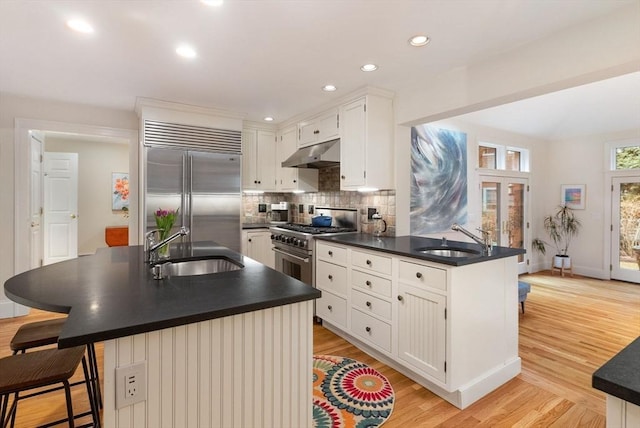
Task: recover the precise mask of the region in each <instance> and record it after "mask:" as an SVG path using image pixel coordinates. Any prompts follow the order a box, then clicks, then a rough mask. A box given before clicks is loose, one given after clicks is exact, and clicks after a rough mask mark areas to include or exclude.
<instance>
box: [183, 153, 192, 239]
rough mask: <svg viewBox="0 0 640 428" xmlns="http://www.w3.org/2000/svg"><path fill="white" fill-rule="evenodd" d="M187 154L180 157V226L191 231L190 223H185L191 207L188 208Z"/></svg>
mask: <svg viewBox="0 0 640 428" xmlns="http://www.w3.org/2000/svg"><path fill="white" fill-rule="evenodd" d="M189 156H190V155H189V152H185V153H184V154H183V155H182V225H183V226H186V227H188V228H189V229H191V223H188V222H187V216H188V215H189V211H190V210H191V207H190V206H189V205H190V204H189V196H188V194H189V188H188V186H189V184H188V183H189V181H188V178H189V176H188V173H189V172H188V171H189V169H188V157H189Z"/></svg>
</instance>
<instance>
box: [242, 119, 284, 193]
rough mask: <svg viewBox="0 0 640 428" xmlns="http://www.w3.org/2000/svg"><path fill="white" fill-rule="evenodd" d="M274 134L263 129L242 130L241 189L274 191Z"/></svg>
mask: <svg viewBox="0 0 640 428" xmlns="http://www.w3.org/2000/svg"><path fill="white" fill-rule="evenodd" d="M276 184H277V183H276V133H275V132H274V131H270V130H265V129H254V128H244V129H243V130H242V188H243V189H244V190H263V191H268V192H275V191H276Z"/></svg>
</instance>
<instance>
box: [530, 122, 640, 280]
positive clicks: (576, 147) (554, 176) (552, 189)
mask: <svg viewBox="0 0 640 428" xmlns="http://www.w3.org/2000/svg"><path fill="white" fill-rule="evenodd" d="M633 139H635V141H637V142H638V143H640V125H639V126H638V128H637V129H632V130H626V131H620V132H617V133H614V134H608V135H589V136H583V137H579V138H573V139H567V140H558V141H551V142H550V144H549V149H548V150H547V153H546V157H545V158H544V163H543V168H542V169H541V171H539V172H540V174H537V175H539V176H540V185H541V189H539V192H538V196H537V198H536V205H537V206H536V212H537V216H536V217H537V219H536V220H537V221H536V224H535V226H536V229H537V233H538V234H539V237H540V238H542V239H546V235H544V232H543V231H542V230H541V221H542V220H541V216H543V215H548V214H551V213H552V212H553V211H554V210H555V209H556V208H557V207H558V205H559V204H560V202H561V187H560V186H561V185H562V184H585V185H586V206H585V209H584V210H577V211H575V213H576V216H577V217H578V219H579V220H580V221H581V223H582V229H581V231H580V234H579V235H578V236H577V237H575V238H574V240H573V241H572V243H571V247H570V251H569V253H570V255H571V258H572V261H573V263H574V266H573V270H574V271H575V272H578V273H580V274H582V275H587V276H591V277H594V278H609V263H610V260H609V257H608V255H609V250H608V246H609V245H610V234H609V233H607V231H608V227H609V224H606V220H607V219H610V217H609V216H610V214H611V206H610V204H609V203H608V202H607V201H608V199H607V198H606V194H607V192H610V191H611V190H610V189H611V188H610V184H611V183H610V180H609V179H608V174H607V173H608V171H609V169H608V153H607V151H606V147H607V145H608V143H611V142H615V141H626V140H633ZM549 258H550V256H549V254H548V253H547V257H546V259H547V260H541V258H540V257H538V259H537V260H536V262H537V263H536V264H535V265H534V270H538V269H549V266H550V263H551V262H550V260H549Z"/></svg>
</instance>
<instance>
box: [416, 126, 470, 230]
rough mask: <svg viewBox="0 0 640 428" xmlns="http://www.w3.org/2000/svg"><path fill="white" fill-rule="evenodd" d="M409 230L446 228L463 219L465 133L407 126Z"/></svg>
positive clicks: (464, 212) (465, 207)
mask: <svg viewBox="0 0 640 428" xmlns="http://www.w3.org/2000/svg"><path fill="white" fill-rule="evenodd" d="M410 217H411V226H410V227H411V234H412V235H426V234H430V233H437V232H442V231H445V230H450V229H451V225H452V224H453V223H460V224H465V223H466V222H467V134H465V133H463V132H459V131H452V130H449V129H444V128H438V127H435V126H430V125H426V124H425V125H419V126H414V127H412V128H411V213H410Z"/></svg>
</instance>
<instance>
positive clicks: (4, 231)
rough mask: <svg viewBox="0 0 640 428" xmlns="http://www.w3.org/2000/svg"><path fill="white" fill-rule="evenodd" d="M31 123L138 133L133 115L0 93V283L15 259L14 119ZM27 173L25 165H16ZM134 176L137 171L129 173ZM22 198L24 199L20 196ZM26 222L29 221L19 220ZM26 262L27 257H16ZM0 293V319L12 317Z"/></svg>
mask: <svg viewBox="0 0 640 428" xmlns="http://www.w3.org/2000/svg"><path fill="white" fill-rule="evenodd" d="M21 118H22V119H34V120H41V121H51V122H53V123H58V124H60V123H62V124H82V125H90V126H96V127H109V128H118V129H124V130H137V128H138V122H137V117H136V114H135V113H134V112H133V106H132V109H131V111H122V110H113V109H108V108H100V107H93V106H87V105H80V104H69V103H64V102H57V101H51V100H39V99H33V98H27V97H22V96H18V95H14V94H8V93H4V92H3V93H0V218H2V219H3V221H2V223H0V236H2V237H3V239H1V240H0V253H1V254H3V257H0V283H2V284H4V282H5V281H6V280H7V279H8V278H10V277H11V276H13V275H14V272H15V266H16V263H15V262H16V255H15V254H14V248H15V241H14V240H15V236H16V233H18V231H16V230H15V229H16V228H15V224H16V222H15V220H16V219H15V210H16V204H15V200H16V198H18V195H17V194H16V192H15V184H16V183H15V182H14V177H15V172H16V170H15V168H14V165H15V156H16V153H15V150H14V148H15V147H14V144H15V142H16V141H20V139H19V138H17V136H16V135H15V132H14V129H15V126H16V119H21ZM18 168H23V169H26V168H28V165H26V164H25V165H19V166H18ZM130 172H131V173H132V174H134V173H135V174H137V169H136V170H135V171H134V170H130ZM22 196H24V195H22ZM19 220H21V221H22V220H24V221H25V222H28V219H19ZM17 257H20V258H21V259H22V258H28V254H27V255H25V254H21V255H20V256H17ZM1 290H2V291H0V318H2V317H6V316H13V308H14V306H13V304H12V302H10V301H9V300H8V299H7V298H6V297H5V296H4V287H2V288H1Z"/></svg>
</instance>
